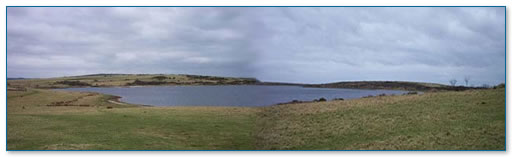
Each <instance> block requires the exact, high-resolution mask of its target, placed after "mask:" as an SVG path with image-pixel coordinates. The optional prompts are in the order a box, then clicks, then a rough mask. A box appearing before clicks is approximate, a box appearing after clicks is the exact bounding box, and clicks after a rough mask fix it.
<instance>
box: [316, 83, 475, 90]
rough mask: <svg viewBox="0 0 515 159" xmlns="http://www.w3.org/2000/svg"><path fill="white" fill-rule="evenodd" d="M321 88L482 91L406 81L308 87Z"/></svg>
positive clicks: (327, 84) (330, 84) (329, 84)
mask: <svg viewBox="0 0 515 159" xmlns="http://www.w3.org/2000/svg"><path fill="white" fill-rule="evenodd" d="M306 86H308V87H321V88H353V89H390V90H407V91H463V90H469V89H482V88H474V87H464V86H449V85H443V84H437V83H423V82H405V81H351V82H335V83H326V84H313V85H306Z"/></svg>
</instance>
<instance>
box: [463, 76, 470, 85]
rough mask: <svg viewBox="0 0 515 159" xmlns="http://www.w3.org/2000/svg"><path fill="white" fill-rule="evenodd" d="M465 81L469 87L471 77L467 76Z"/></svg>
mask: <svg viewBox="0 0 515 159" xmlns="http://www.w3.org/2000/svg"><path fill="white" fill-rule="evenodd" d="M463 80H464V81H465V86H469V81H470V77H469V76H465V78H463Z"/></svg>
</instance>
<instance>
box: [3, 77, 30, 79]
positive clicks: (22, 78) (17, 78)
mask: <svg viewBox="0 0 515 159" xmlns="http://www.w3.org/2000/svg"><path fill="white" fill-rule="evenodd" d="M22 79H27V78H21V77H18V78H10V77H7V80H22Z"/></svg>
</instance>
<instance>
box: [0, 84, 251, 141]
mask: <svg viewBox="0 0 515 159" xmlns="http://www.w3.org/2000/svg"><path fill="white" fill-rule="evenodd" d="M33 91H35V93H34V92H33ZM81 95H82V96H83V95H84V93H77V92H73V93H64V92H56V91H49V90H30V91H28V92H26V94H25V95H24V96H23V97H21V93H19V92H8V116H7V117H8V121H7V133H8V137H7V144H8V150H73V149H79V150H217V149H231V150H238V149H254V143H253V138H252V136H253V134H252V130H253V129H254V120H255V116H254V114H255V109H250V108H231V107H168V108H157V107H152V108H148V107H132V108H120V105H116V104H112V103H108V102H105V101H104V102H102V104H106V105H105V106H99V107H78V106H59V107H48V106H46V104H48V103H51V100H60V99H64V98H67V99H69V98H75V97H78V96H81ZM97 100H100V101H101V100H104V98H102V97H97ZM91 102H95V101H94V100H92V101H91ZM107 106H112V107H115V108H113V109H106V107H107Z"/></svg>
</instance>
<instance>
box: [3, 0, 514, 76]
mask: <svg viewBox="0 0 515 159" xmlns="http://www.w3.org/2000/svg"><path fill="white" fill-rule="evenodd" d="M93 73H184V74H202V75H218V76H235V77H256V78H258V79H260V80H262V81H280V82H303V83H325V82H335V81H355V80H400V81H423V82H436V83H443V84H448V81H449V80H450V79H453V78H454V79H457V80H458V81H460V82H461V84H463V82H462V81H463V78H464V77H466V76H468V77H470V78H471V83H472V84H475V85H480V84H498V83H501V82H505V8H502V7H463V8H460V7H440V8H435V7H322V8H313V7H294V8H288V7H272V8H268V7H262V8H253V7H227V8H223V7H198V8H187V7H179V8H173V7H166V8H159V7H149V8H140V7H135V8H131V7H115V8H111V7H97V8H95V7H69V8H67V7H55V8H53V7H41V8H39V7H29V8H23V7H9V8H7V76H8V77H56V76H70V75H82V74H93ZM460 82H458V84H460Z"/></svg>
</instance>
